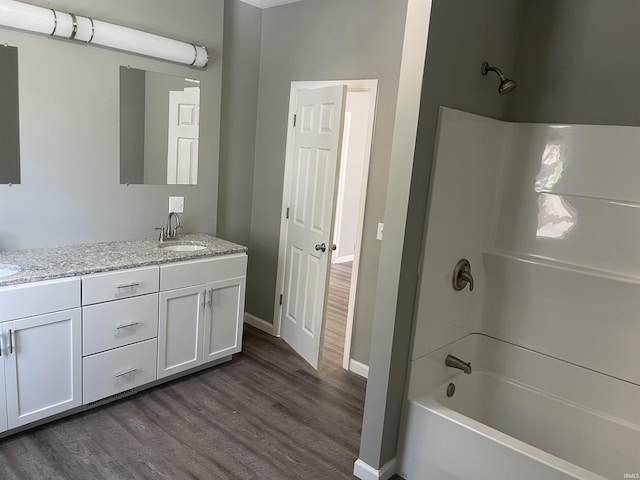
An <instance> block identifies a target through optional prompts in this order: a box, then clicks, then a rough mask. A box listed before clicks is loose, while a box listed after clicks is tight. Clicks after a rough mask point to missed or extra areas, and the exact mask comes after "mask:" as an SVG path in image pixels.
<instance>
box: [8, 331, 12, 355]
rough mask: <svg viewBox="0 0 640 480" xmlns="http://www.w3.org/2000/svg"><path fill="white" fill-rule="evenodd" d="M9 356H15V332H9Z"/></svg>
mask: <svg viewBox="0 0 640 480" xmlns="http://www.w3.org/2000/svg"><path fill="white" fill-rule="evenodd" d="M9 354H11V355H13V331H12V330H9Z"/></svg>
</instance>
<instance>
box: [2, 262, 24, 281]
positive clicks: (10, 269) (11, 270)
mask: <svg viewBox="0 0 640 480" xmlns="http://www.w3.org/2000/svg"><path fill="white" fill-rule="evenodd" d="M20 270H22V269H21V268H20V267H18V266H17V265H7V264H6V263H0V278H2V277H8V276H9V275H15V274H16V273H18V272H19V271H20Z"/></svg>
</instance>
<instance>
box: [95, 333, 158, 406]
mask: <svg viewBox="0 0 640 480" xmlns="http://www.w3.org/2000/svg"><path fill="white" fill-rule="evenodd" d="M157 352H158V340H157V339H155V338H153V339H151V340H145V341H144V342H140V343H134V344H133V345H127V346H126V347H120V348H116V349H115V350H109V351H108V352H102V353H97V354H95V355H91V356H90V357H85V358H83V359H82V366H83V368H82V402H83V403H84V404H85V405H86V404H87V403H91V402H95V401H96V400H100V399H102V398H105V397H109V396H111V395H115V394H116V393H120V392H124V391H125V390H129V389H131V388H135V387H139V386H140V385H144V384H146V383H149V382H153V381H154V380H155V379H156V356H157Z"/></svg>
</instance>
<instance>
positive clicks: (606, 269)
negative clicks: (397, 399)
mask: <svg viewBox="0 0 640 480" xmlns="http://www.w3.org/2000/svg"><path fill="white" fill-rule="evenodd" d="M638 151H640V128H638V127H615V126H596V125H543V124H515V123H507V122H500V121H497V120H492V119H488V118H484V117H480V116H477V115H472V114H468V113H464V112H459V111H455V110H450V109H446V108H443V109H441V113H440V121H439V129H438V141H437V145H436V152H435V163H434V171H433V175H432V183H433V186H432V190H431V192H432V193H431V197H430V207H429V216H428V224H427V227H426V235H425V242H426V243H425V247H424V251H423V257H424V262H423V266H422V272H421V280H420V287H419V299H418V304H417V309H416V312H417V313H416V326H415V331H414V344H413V350H412V364H411V374H410V379H409V391H410V394H409V402H408V403H407V408H406V411H405V416H404V420H403V423H404V425H405V430H404V434H403V435H404V437H403V439H402V444H403V447H402V448H403V451H404V456H403V461H402V465H403V467H402V468H403V472H405V473H406V474H407V478H410V479H412V478H425V476H426V474H425V473H424V471H428V472H430V474H431V475H432V477H428V476H427V478H434V479H436V480H448V479H454V478H455V479H464V480H466V479H469V480H471V479H473V480H477V479H484V478H486V479H495V478H531V479H540V478H544V479H556V478H557V479H565V478H580V479H601V478H637V476H639V475H640V454H639V452H640V436H639V433H638V432H640V417H638V408H637V405H640V372H639V371H638V368H637V365H638V361H639V359H640V356H639V355H640V354H639V351H640V350H638V345H640V326H639V325H640V324H639V323H638V321H637V318H638V315H639V314H640V301H639V300H638V298H640V256H639V254H638V248H637V244H638V243H639V242H640V227H639V225H640V218H639V217H638V215H640V208H639V207H640V190H639V189H638V188H637V185H636V183H637V179H638V178H640V163H639V162H638V161H637V155H638V153H637V152H638ZM461 258H467V259H469V260H470V261H471V272H472V274H473V277H474V280H475V288H474V290H473V292H470V291H469V290H468V289H464V290H462V291H459V292H458V291H454V289H453V288H452V273H453V268H454V266H455V265H456V263H457V261H458V260H460V259H461ZM471 334H483V335H487V336H490V337H493V338H495V339H498V340H500V342H499V341H498V340H491V341H488V340H487V339H486V338H487V337H480V338H483V339H484V340H482V341H481V342H478V341H476V340H474V341H473V342H472V341H471V340H470V339H471V338H475V337H478V335H471ZM461 338H464V339H463V340H461V341H458V340H459V339H461ZM504 342H509V343H504ZM488 344H491V348H488V347H487V346H486V345H488ZM519 347H525V348H526V349H527V350H525V349H523V348H519ZM536 352H537V353H536ZM447 354H452V355H455V356H457V357H459V358H461V359H463V360H465V361H471V363H472V366H473V373H472V374H471V376H460V375H461V374H459V371H457V370H454V369H451V368H447V367H446V366H445V365H444V358H445V357H446V355H447ZM454 377H455V378H456V380H455V382H454V383H456V384H457V387H456V391H457V393H456V394H455V395H454V397H453V398H452V399H449V398H447V397H446V395H445V396H443V394H442V389H443V388H446V386H447V384H448V381H449V379H450V378H454ZM443 382H444V383H443ZM438 392H440V393H438ZM465 392H468V393H465ZM470 399H473V401H470ZM418 426H420V427H418ZM420 462H424V463H420ZM420 468H422V469H423V473H422V474H419V473H418V472H420V471H421V470H420ZM625 474H627V477H625V476H624V475H625Z"/></svg>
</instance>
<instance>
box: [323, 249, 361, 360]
mask: <svg viewBox="0 0 640 480" xmlns="http://www.w3.org/2000/svg"><path fill="white" fill-rule="evenodd" d="M352 267H353V262H348V263H334V264H332V265H331V272H330V275H329V293H328V298H327V314H326V316H325V321H326V325H325V330H324V344H323V346H322V359H321V361H320V370H321V371H322V372H325V371H333V370H335V369H342V358H343V356H344V337H345V332H346V329H347V311H348V308H349V289H350V288H351V270H352Z"/></svg>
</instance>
